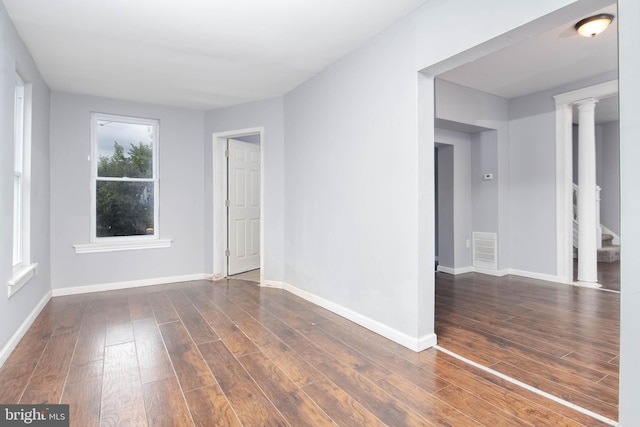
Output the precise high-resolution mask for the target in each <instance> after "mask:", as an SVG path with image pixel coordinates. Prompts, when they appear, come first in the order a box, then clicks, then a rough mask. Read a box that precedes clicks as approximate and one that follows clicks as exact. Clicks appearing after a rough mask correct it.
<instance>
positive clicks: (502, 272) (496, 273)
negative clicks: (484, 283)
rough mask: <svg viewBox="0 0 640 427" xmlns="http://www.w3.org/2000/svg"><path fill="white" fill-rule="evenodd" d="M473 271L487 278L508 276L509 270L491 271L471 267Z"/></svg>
mask: <svg viewBox="0 0 640 427" xmlns="http://www.w3.org/2000/svg"><path fill="white" fill-rule="evenodd" d="M473 271H474V272H476V273H480V274H486V275H488V276H495V277H503V276H506V275H507V274H509V270H492V269H490V268H482V267H473Z"/></svg>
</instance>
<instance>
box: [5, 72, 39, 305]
mask: <svg viewBox="0 0 640 427" xmlns="http://www.w3.org/2000/svg"><path fill="white" fill-rule="evenodd" d="M13 136H14V138H13V227H12V239H13V251H12V252H13V260H12V265H13V271H12V275H11V279H10V280H9V283H8V284H9V297H11V296H12V295H13V294H15V293H16V292H18V290H19V289H20V288H21V287H22V286H24V285H25V284H26V283H27V282H28V281H29V280H30V279H31V278H32V277H34V276H35V275H36V267H37V264H32V263H31V247H30V232H31V204H30V203H31V85H30V84H25V82H24V81H23V80H22V78H21V77H20V76H19V75H18V73H16V74H15V97H14V123H13Z"/></svg>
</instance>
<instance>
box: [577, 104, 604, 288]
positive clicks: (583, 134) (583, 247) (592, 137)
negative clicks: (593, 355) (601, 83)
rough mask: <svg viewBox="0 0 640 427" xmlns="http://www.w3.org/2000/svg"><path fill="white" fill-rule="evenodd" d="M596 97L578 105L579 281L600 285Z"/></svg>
mask: <svg viewBox="0 0 640 427" xmlns="http://www.w3.org/2000/svg"><path fill="white" fill-rule="evenodd" d="M597 102H598V101H597V100H596V99H593V98H589V99H585V100H583V101H578V102H576V106H577V107H578V181H579V182H578V284H579V285H582V286H589V287H594V288H599V287H600V285H599V284H598V252H597V234H596V226H597V224H596V218H597V215H596V132H595V109H596V103H597Z"/></svg>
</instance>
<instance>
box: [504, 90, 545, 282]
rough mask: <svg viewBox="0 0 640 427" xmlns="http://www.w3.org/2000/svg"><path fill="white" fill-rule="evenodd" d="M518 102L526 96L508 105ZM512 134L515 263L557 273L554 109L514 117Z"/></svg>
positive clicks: (510, 131)
mask: <svg viewBox="0 0 640 427" xmlns="http://www.w3.org/2000/svg"><path fill="white" fill-rule="evenodd" d="M549 99H550V100H551V101H552V99H551V98H549ZM514 102H516V103H517V102H526V100H520V99H516V100H515V101H514V100H512V102H510V104H509V105H510V106H511V105H513V104H514ZM551 104H552V105H553V102H551ZM514 108H516V109H517V108H518V106H515V107H514ZM509 138H510V147H509V160H510V162H509V164H510V177H511V186H510V201H511V215H510V236H509V237H510V239H511V250H512V252H511V268H514V269H517V270H522V271H529V272H536V273H542V274H548V275H555V274H556V271H557V267H556V263H557V261H556V192H555V185H556V160H555V146H556V142H555V113H554V110H553V109H551V110H550V111H546V112H544V113H540V114H536V115H532V116H525V117H518V118H513V119H512V120H510V121H509Z"/></svg>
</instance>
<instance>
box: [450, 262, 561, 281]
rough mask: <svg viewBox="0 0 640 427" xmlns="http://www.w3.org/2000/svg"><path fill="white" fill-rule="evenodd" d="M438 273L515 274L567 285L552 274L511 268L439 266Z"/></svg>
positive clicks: (498, 275) (501, 275) (500, 275)
mask: <svg viewBox="0 0 640 427" xmlns="http://www.w3.org/2000/svg"><path fill="white" fill-rule="evenodd" d="M438 271H439V272H442V273H447V274H453V275H456V274H464V273H480V274H487V275H489V276H496V277H503V276H506V275H507V274H513V275H514V276H520V277H527V278H529V279H538V280H545V281H547V282H554V283H565V284H566V283H567V281H566V280H565V279H564V278H563V277H561V276H554V275H552V274H543V273H535V272H533V271H525V270H517V269H514V268H509V269H505V270H491V269H488V268H481V267H462V268H455V269H454V268H450V267H445V266H442V265H439V266H438Z"/></svg>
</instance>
